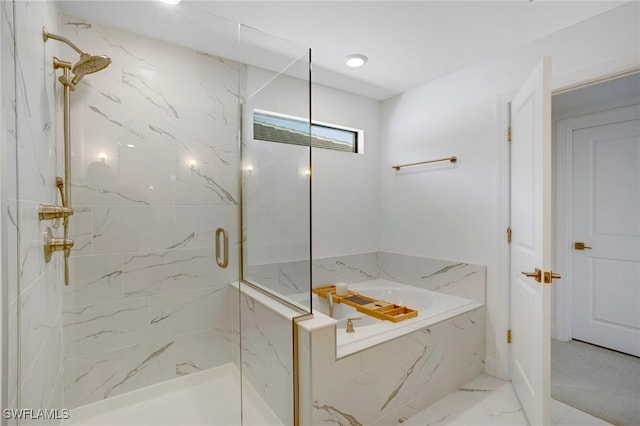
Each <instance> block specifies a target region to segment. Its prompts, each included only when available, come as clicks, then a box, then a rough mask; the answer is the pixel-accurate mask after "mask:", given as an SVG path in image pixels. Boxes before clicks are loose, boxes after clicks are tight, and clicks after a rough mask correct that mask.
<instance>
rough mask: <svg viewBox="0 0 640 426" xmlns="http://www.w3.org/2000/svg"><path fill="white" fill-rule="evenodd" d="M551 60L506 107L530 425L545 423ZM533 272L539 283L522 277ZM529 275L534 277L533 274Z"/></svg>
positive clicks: (521, 355)
mask: <svg viewBox="0 0 640 426" xmlns="http://www.w3.org/2000/svg"><path fill="white" fill-rule="evenodd" d="M550 76H551V59H550V58H544V60H543V61H542V62H541V63H540V65H538V67H537V68H536V70H535V71H534V72H533V74H532V75H531V76H530V77H529V79H528V80H527V82H526V83H525V85H524V86H523V87H522V89H520V91H519V92H518V94H517V95H516V97H515V98H514V100H513V102H512V103H511V132H512V138H511V228H512V232H513V233H512V240H511V265H510V266H511V272H510V274H511V276H510V290H511V330H512V342H511V352H510V369H511V380H512V382H513V387H514V389H515V391H516V393H517V395H518V398H519V399H520V402H521V404H522V407H523V409H524V411H525V414H526V415H527V417H528V419H529V422H530V423H531V424H532V425H536V426H539V425H547V424H549V420H550V417H549V405H550V400H551V394H550V382H551V376H550V353H551V335H550V320H551V316H550V286H549V285H545V284H544V275H545V274H544V273H545V272H551V88H550ZM536 270H537V271H538V273H539V274H540V275H539V281H537V280H536V279H535V278H533V277H528V276H525V275H524V274H523V273H525V272H530V273H534V272H535V271H536ZM532 275H533V274H532Z"/></svg>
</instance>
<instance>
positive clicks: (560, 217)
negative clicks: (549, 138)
mask: <svg viewBox="0 0 640 426" xmlns="http://www.w3.org/2000/svg"><path fill="white" fill-rule="evenodd" d="M637 110H638V108H637V106H635V105H634V106H627V107H619V108H615V109H613V110H607V111H601V112H595V113H590V114H584V115H580V116H578V117H573V118H566V119H562V120H558V126H557V127H556V129H555V135H554V138H553V142H554V154H555V156H556V161H555V168H554V180H555V182H554V189H555V197H554V202H555V208H554V211H555V214H556V216H555V218H556V228H555V234H556V235H555V237H556V238H555V256H554V260H555V265H554V267H555V268H556V269H558V270H562V271H564V274H563V278H564V280H563V285H561V286H557V287H556V289H555V314H556V315H555V317H556V318H555V319H556V321H555V333H554V332H553V331H552V334H551V336H552V337H554V338H556V339H558V340H562V341H565V342H567V341H569V340H571V338H572V337H573V333H572V314H573V304H572V290H573V274H572V267H573V265H572V260H571V254H572V252H573V250H572V248H571V243H572V241H573V239H572V231H571V228H572V225H573V207H572V195H573V190H572V184H573V180H572V178H571V176H572V172H573V156H572V154H571V153H572V149H573V139H572V138H571V137H569V134H570V132H572V131H573V130H577V129H582V128H584V127H586V125H587V124H593V123H594V121H595V123H598V122H603V123H604V122H606V123H610V122H611V120H610V119H611V118H612V117H613V116H616V117H617V116H619V115H620V114H623V115H624V114H631V113H633V114H635V113H636V112H637Z"/></svg>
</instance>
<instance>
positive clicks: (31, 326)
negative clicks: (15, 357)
mask: <svg viewBox="0 0 640 426" xmlns="http://www.w3.org/2000/svg"><path fill="white" fill-rule="evenodd" d="M57 272H58V271H57V269H56V268H54V267H50V268H47V270H46V272H45V273H44V274H42V275H41V276H40V277H39V278H38V279H36V281H35V282H34V283H33V284H31V285H30V286H29V287H28V288H27V289H25V290H24V291H23V292H22V294H21V297H20V305H21V310H20V314H21V320H20V340H21V345H20V351H21V368H22V371H23V372H26V371H29V370H30V369H31V368H32V365H33V363H34V362H36V360H37V359H38V358H39V356H40V355H41V354H42V351H43V345H44V344H45V342H46V341H47V338H48V337H49V336H50V335H51V334H52V333H54V332H55V328H56V327H60V322H59V321H58V318H59V317H60V313H61V310H62V305H61V303H62V297H61V288H60V287H61V286H60V280H59V276H58V274H57ZM59 334H60V333H59V331H58V335H59ZM58 355H59V353H58ZM44 356H47V355H44Z"/></svg>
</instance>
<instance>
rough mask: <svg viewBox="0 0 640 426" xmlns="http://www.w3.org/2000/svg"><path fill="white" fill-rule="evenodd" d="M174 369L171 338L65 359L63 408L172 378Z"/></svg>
mask: <svg viewBox="0 0 640 426" xmlns="http://www.w3.org/2000/svg"><path fill="white" fill-rule="evenodd" d="M175 370H176V365H175V343H174V341H173V340H171V339H161V340H158V341H147V342H143V343H140V344H136V345H132V346H126V347H122V348H119V349H116V350H113V351H106V352H99V353H96V354H92V355H87V356H82V357H78V358H70V359H65V361H64V392H65V407H66V408H74V407H78V406H80V405H84V404H88V403H90V402H93V401H98V400H101V399H105V398H109V397H110V396H115V395H119V394H121V393H124V392H127V391H131V390H134V389H138V388H140V387H143V386H148V385H151V384H154V383H158V382H161V381H163V380H167V379H170V378H173V377H175Z"/></svg>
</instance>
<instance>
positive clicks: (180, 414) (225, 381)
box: [62, 364, 282, 426]
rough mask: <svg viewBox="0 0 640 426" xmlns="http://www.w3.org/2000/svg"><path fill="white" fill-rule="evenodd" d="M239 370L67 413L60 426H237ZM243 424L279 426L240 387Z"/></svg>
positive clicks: (221, 370) (220, 370) (229, 367)
mask: <svg viewBox="0 0 640 426" xmlns="http://www.w3.org/2000/svg"><path fill="white" fill-rule="evenodd" d="M239 377H240V374H239V371H238V369H237V368H236V367H235V365H233V364H225V365H222V366H220V367H216V368H212V369H210V370H206V371H203V372H201V373H195V374H190V375H188V376H185V377H180V378H178V379H174V380H170V381H167V382H163V383H160V384H157V385H153V386H149V387H146V388H144V389H139V390H136V391H133V392H129V393H126V394H123V395H118V396H116V397H113V398H109V399H107V400H103V401H98V402H95V403H92V404H88V405H85V406H82V407H78V408H74V409H72V410H71V411H70V418H69V420H66V421H63V422H62V425H63V426H79V425H82V426H89V425H102V426H147V425H148V426H169V425H175V426H200V425H202V426H205V425H206V426H234V425H239V424H240V381H239ZM243 396H244V400H243V407H244V424H245V425H251V426H264V425H281V424H282V423H281V422H280V421H279V420H278V418H277V417H276V416H275V414H274V413H273V412H272V411H271V410H270V409H269V407H268V406H267V405H266V404H265V403H264V401H263V400H262V399H261V398H260V396H259V395H258V394H257V393H256V392H255V390H254V389H253V388H252V387H251V386H250V385H248V384H247V382H246V381H245V382H244V385H243Z"/></svg>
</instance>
